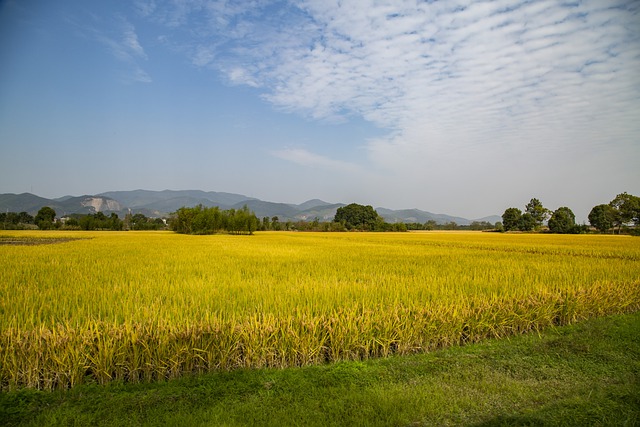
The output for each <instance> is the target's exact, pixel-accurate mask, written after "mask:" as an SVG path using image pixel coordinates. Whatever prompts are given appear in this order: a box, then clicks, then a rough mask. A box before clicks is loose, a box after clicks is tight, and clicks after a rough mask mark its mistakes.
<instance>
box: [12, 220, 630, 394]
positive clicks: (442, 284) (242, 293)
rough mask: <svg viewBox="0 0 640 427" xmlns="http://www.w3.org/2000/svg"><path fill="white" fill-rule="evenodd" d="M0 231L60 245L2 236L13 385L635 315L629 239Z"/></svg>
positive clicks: (369, 351) (280, 358)
mask: <svg viewBox="0 0 640 427" xmlns="http://www.w3.org/2000/svg"><path fill="white" fill-rule="evenodd" d="M1 237H2V238H3V239H4V240H6V241H17V240H20V239H22V240H25V241H29V242H33V241H34V240H36V239H38V238H42V239H45V240H46V242H47V243H54V240H55V244H46V245H37V244H28V245H19V244H7V245H0V266H1V267H2V268H1V269H0V314H1V316H0V387H1V388H2V389H5V390H6V389H14V388H19V387H33V388H39V389H56V388H68V387H72V386H74V385H76V384H80V383H86V382H97V383H99V384H104V383H107V382H110V381H127V382H141V381H159V380H164V379H170V378H176V377H179V376H183V375H193V374H198V373H204V372H210V371H215V370H230V369H236V368H241V367H249V368H261V367H288V366H302V365H308V364H320V363H327V362H333V361H338V360H361V359H366V358H370V357H384V356H388V355H391V354H410V353H418V352H427V351H430V350H433V349H436V348H440V347H444V346H450V345H459V344H465V343H470V342H476V341H479V340H482V339H484V338H489V337H505V336H509V335H513V334H520V333H526V332H530V331H536V330H540V329H543V328H547V327H552V326H554V325H563V324H570V323H573V322H576V321H579V320H582V319H587V318H590V317H596V316H602V315H606V314H613V313H625V312H632V311H637V310H638V309H639V308H640V240H639V239H638V238H633V237H629V236H606V235H544V234H498V233H474V232H467V233H465V232H453V233H438V232H429V233H295V232H291V233H285V232H262V233H256V234H255V235H254V236H229V235H213V236H190V235H179V234H174V233H170V232H93V233H91V232H69V233H64V232H48V233H47V232H41V231H40V232H6V233H4V235H3V236H1ZM70 238H74V239H75V240H67V239H70ZM78 238H79V239H78Z"/></svg>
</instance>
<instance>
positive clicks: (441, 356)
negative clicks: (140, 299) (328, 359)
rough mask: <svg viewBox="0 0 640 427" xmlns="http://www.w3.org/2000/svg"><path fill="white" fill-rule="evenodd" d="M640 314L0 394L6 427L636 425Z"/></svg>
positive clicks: (639, 412)
mask: <svg viewBox="0 0 640 427" xmlns="http://www.w3.org/2000/svg"><path fill="white" fill-rule="evenodd" d="M638 337H640V313H635V314H628V315H617V316H610V317H606V318H601V319H591V320H588V321H585V322H582V323H579V324H575V325H573V326H567V327H561V328H556V329H551V330H547V331H545V332H542V333H541V334H540V335H538V334H529V335H521V336H517V337H512V338H510V339H503V340H489V341H486V342H483V343H479V344H474V345H469V346H465V347H453V348H449V349H445V350H441V351H437V352H433V353H429V354H423V355H412V356H401V357H400V356H398V357H391V358H387V359H376V360H368V361H364V362H339V363H335V364H331V365H323V366H310V367H304V368H290V369H261V370H248V369H244V370H238V371H234V372H220V373H213V374H207V375H202V376H197V377H190V378H182V379H178V380H173V381H168V382H162V383H156V384H116V383H112V384H109V385H107V386H98V385H90V384H88V385H81V386H78V387H75V388H73V389H71V390H68V391H55V392H42V391H36V390H21V391H12V392H6V393H1V394H0V420H2V421H1V422H2V423H3V424H8V425H37V426H41V425H109V426H112V425H215V426H218V425H222V426H225V425H226V426H245V425H247V426H249V425H251V426H254V425H258V426H270V425H273V426H283V425H304V426H313V425H318V426H327V425H363V426H364V425H380V426H388V425H391V426H394V425H398V426H402V425H412V426H430V425H434V426H445V425H467V426H494V425H495V426H501V425H505V426H506V425H521V426H524V425H526V426H538V425H568V426H571V425H573V426H593V425H601V426H625V425H626V426H635V425H640V340H639V339H638Z"/></svg>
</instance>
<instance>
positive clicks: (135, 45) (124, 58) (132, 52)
mask: <svg viewBox="0 0 640 427" xmlns="http://www.w3.org/2000/svg"><path fill="white" fill-rule="evenodd" d="M94 21H97V22H96V23H95V25H96V26H93V27H91V26H87V25H85V24H79V25H78V27H79V28H80V29H81V31H83V32H85V33H86V34H88V37H89V38H92V39H94V40H96V41H98V42H99V43H101V44H102V45H104V46H105V47H106V48H107V49H108V50H109V51H110V52H111V54H112V55H113V56H114V57H115V58H116V59H117V60H118V61H120V62H121V63H123V64H125V65H126V66H127V68H128V72H127V74H126V76H125V79H124V80H125V81H127V82H139V83H150V82H151V81H152V79H151V77H150V76H149V74H148V73H147V72H146V71H144V69H143V68H142V67H141V65H140V61H142V60H147V54H146V52H145V51H144V48H143V47H142V45H141V44H140V41H139V40H138V34H137V33H136V29H135V27H134V26H133V24H131V23H130V22H129V21H128V20H127V19H126V18H124V17H122V16H118V17H116V18H115V25H114V28H115V30H111V31H104V30H102V29H101V28H100V27H101V26H102V25H104V24H103V23H102V22H101V21H98V18H97V17H94Z"/></svg>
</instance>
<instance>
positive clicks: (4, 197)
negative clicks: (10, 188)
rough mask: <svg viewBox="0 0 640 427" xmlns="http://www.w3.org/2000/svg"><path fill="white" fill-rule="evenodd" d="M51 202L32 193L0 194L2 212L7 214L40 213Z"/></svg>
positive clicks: (0, 209)
mask: <svg viewBox="0 0 640 427" xmlns="http://www.w3.org/2000/svg"><path fill="white" fill-rule="evenodd" d="M49 203H51V200H49V199H45V198H43V197H39V196H36V195H35V194H31V193H22V194H11V193H9V194H0V211H2V212H6V211H7V210H8V211H10V212H28V213H30V214H31V213H33V212H36V213H37V212H38V210H40V208H41V207H43V206H47V204H49Z"/></svg>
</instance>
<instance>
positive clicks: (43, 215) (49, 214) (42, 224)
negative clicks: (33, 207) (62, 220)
mask: <svg viewBox="0 0 640 427" xmlns="http://www.w3.org/2000/svg"><path fill="white" fill-rule="evenodd" d="M55 219H56V211H54V210H53V208H50V207H49V206H44V207H42V208H40V210H39V211H38V214H37V215H36V218H35V223H36V225H37V226H38V228H40V229H43V230H47V229H50V228H52V227H53V222H54V221H55Z"/></svg>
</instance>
